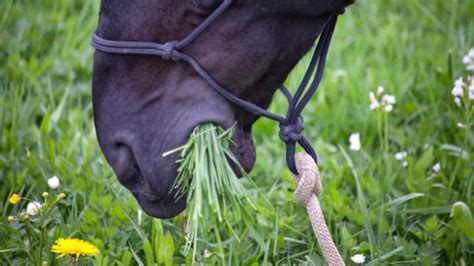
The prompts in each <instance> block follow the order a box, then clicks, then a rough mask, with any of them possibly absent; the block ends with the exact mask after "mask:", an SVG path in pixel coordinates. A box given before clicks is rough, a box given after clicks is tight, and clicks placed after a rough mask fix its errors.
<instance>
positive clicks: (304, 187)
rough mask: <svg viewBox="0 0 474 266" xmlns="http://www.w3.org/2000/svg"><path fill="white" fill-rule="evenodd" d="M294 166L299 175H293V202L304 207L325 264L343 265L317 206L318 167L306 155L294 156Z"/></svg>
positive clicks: (319, 207)
mask: <svg viewBox="0 0 474 266" xmlns="http://www.w3.org/2000/svg"><path fill="white" fill-rule="evenodd" d="M295 164H296V169H297V170H298V173H299V175H293V180H294V181H295V184H296V186H297V187H296V190H295V193H294V200H295V202H296V203H297V204H298V205H301V206H305V207H306V210H307V211H308V216H309V219H310V220H311V225H312V227H313V231H314V234H315V235H316V239H317V240H318V243H319V246H320V247H321V250H322V251H323V256H324V258H325V259H326V261H327V263H328V264H329V265H331V266H340V265H345V263H344V261H343V260H342V257H341V254H340V253H339V251H338V250H337V248H336V245H335V244H334V241H333V240H332V237H331V234H330V233H329V230H328V226H327V225H326V221H325V220H324V215H323V211H322V210H321V205H320V204H319V200H318V197H319V194H320V193H321V191H322V185H321V179H320V174H319V169H318V166H317V165H316V163H315V162H314V160H313V158H312V157H311V156H310V155H308V154H307V153H298V154H296V155H295Z"/></svg>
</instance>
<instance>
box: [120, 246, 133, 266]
mask: <svg viewBox="0 0 474 266" xmlns="http://www.w3.org/2000/svg"><path fill="white" fill-rule="evenodd" d="M121 262H122V265H124V266H128V265H130V263H131V262H132V253H131V252H130V251H128V250H125V251H124V254H123V256H122V259H121Z"/></svg>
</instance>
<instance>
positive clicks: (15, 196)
mask: <svg viewBox="0 0 474 266" xmlns="http://www.w3.org/2000/svg"><path fill="white" fill-rule="evenodd" d="M20 200H21V197H20V196H19V195H18V194H13V195H11V197H10V199H9V200H8V201H9V202H10V203H11V204H13V205H15V204H17V203H18V202H20Z"/></svg>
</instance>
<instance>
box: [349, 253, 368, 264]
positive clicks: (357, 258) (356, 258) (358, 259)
mask: <svg viewBox="0 0 474 266" xmlns="http://www.w3.org/2000/svg"><path fill="white" fill-rule="evenodd" d="M351 260H352V261H353V262H354V263H355V264H362V263H364V262H365V256H364V254H355V255H354V256H352V257H351Z"/></svg>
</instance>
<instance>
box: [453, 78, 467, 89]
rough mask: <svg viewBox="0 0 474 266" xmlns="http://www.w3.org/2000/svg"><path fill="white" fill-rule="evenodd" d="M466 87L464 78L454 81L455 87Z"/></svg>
mask: <svg viewBox="0 0 474 266" xmlns="http://www.w3.org/2000/svg"><path fill="white" fill-rule="evenodd" d="M464 85H465V84H464V81H463V80H462V77H460V78H458V79H457V80H455V81H454V87H464Z"/></svg>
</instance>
